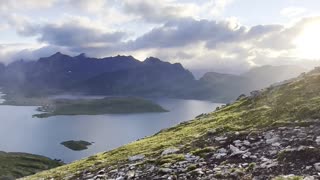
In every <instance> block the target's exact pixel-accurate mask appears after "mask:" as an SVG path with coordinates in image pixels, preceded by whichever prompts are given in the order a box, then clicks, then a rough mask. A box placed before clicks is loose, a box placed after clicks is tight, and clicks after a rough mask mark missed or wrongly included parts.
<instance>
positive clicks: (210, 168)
mask: <svg viewBox="0 0 320 180" xmlns="http://www.w3.org/2000/svg"><path fill="white" fill-rule="evenodd" d="M319 128H320V123H319V121H309V122H307V123H305V124H302V125H301V124H299V123H292V124H290V125H288V126H280V127H277V128H270V129H265V130H261V131H251V132H246V131H244V132H235V133H224V134H220V135H216V133H215V131H212V132H210V131H209V132H208V133H207V135H206V136H204V137H203V138H202V139H201V140H199V141H195V142H193V143H194V144H195V145H194V147H197V148H198V149H196V150H195V151H191V152H189V151H188V148H185V147H181V148H180V149H178V148H169V149H166V150H164V151H163V152H162V153H161V155H159V156H158V157H156V158H153V159H148V158H145V157H144V156H143V155H136V156H132V157H130V158H129V161H130V163H125V164H118V165H117V166H112V167H106V168H102V169H98V170H97V171H96V172H90V171H84V172H83V173H82V174H81V175H80V176H79V177H77V179H88V180H89V179H117V180H122V179H208V180H209V179H255V180H263V179H272V178H275V177H278V178H280V177H281V176H282V177H283V178H285V177H286V178H288V179H290V178H297V179H306V180H312V179H319V178H320V132H319V131H318V130H319Z"/></svg>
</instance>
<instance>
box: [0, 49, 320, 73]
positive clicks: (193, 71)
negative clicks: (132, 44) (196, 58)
mask: <svg viewBox="0 0 320 180" xmlns="http://www.w3.org/2000/svg"><path fill="white" fill-rule="evenodd" d="M56 54H61V55H65V56H69V57H72V58H76V57H78V56H84V57H85V58H93V59H98V60H103V59H105V58H115V57H132V58H134V59H135V60H137V61H140V62H144V61H146V60H147V59H149V58H155V59H159V60H160V61H162V62H169V63H171V64H175V63H178V64H181V65H182V67H183V68H184V69H186V70H188V71H190V72H191V73H192V75H193V76H194V77H195V78H196V79H200V78H201V77H203V76H204V75H205V74H207V73H218V74H225V75H236V76H241V75H243V74H245V73H248V72H250V71H252V70H255V69H257V68H264V67H297V68H300V69H304V70H305V72H308V71H310V70H312V69H314V68H316V67H319V66H314V67H310V68H305V67H303V66H299V65H295V64H292V65H290V64H289V65H281V64H280V65H270V64H265V65H260V66H254V67H250V68H249V69H247V70H245V71H243V72H238V73H232V72H230V73H228V72H223V71H203V70H190V69H188V68H186V67H184V66H183V64H182V63H180V62H170V61H165V60H162V59H160V58H158V57H154V56H149V57H146V58H145V59H137V58H136V57H134V56H132V55H121V54H118V55H114V56H105V57H92V56H87V55H86V53H80V54H78V55H69V54H64V53H61V52H59V51H57V52H55V53H53V54H51V55H49V56H46V57H45V56H43V57H39V58H38V59H19V60H15V61H13V62H10V63H7V64H5V63H2V62H0V64H3V65H5V66H8V65H10V64H12V63H14V62H16V61H23V62H30V61H39V60H40V59H42V58H49V57H52V56H54V55H56Z"/></svg>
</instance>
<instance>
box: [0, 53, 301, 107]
mask: <svg viewBox="0 0 320 180" xmlns="http://www.w3.org/2000/svg"><path fill="white" fill-rule="evenodd" d="M304 71H305V69H303V68H300V67H296V66H261V67H257V68H253V69H251V70H250V71H249V72H246V73H244V74H241V75H232V74H222V73H216V72H208V73H206V74H205V75H204V76H203V77H201V78H200V79H199V80H197V79H196V78H195V77H194V76H193V74H192V73H191V72H190V71H189V70H187V69H185V68H184V67H183V66H182V65H181V64H180V63H174V64H172V63H169V62H164V61H161V60H160V59H158V58H154V57H149V58H147V59H145V60H144V61H139V60H137V59H135V58H134V57H132V56H120V55H118V56H115V57H106V58H90V57H87V56H86V55H85V54H80V55H78V56H74V57H72V56H68V55H65V54H62V53H60V52H57V53H55V54H53V55H52V56H49V57H43V58H40V59H39V60H37V61H24V60H20V61H15V62H13V63H11V64H8V65H3V64H0V85H1V86H2V87H4V88H6V89H7V91H9V92H12V93H20V94H23V95H25V96H39V95H50V94H59V93H80V94H91V95H92V94H94V95H134V96H147V97H170V98H185V99H205V100H215V101H221V102H227V101H231V100H234V99H235V98H236V97H237V96H238V95H239V94H241V93H249V92H250V91H252V90H256V89H261V88H264V87H267V86H269V85H271V84H273V83H276V82H280V81H283V80H286V79H290V78H293V77H296V76H298V75H299V74H301V73H302V72H304Z"/></svg>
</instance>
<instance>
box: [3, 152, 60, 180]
mask: <svg viewBox="0 0 320 180" xmlns="http://www.w3.org/2000/svg"><path fill="white" fill-rule="evenodd" d="M60 165H62V163H60V162H58V161H54V160H51V159H49V158H46V157H43V156H38V155H32V154H26V153H6V152H0V179H2V178H19V177H23V176H27V175H31V174H34V173H37V172H39V171H43V170H47V169H51V168H54V167H57V166H60Z"/></svg>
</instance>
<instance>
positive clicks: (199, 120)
mask: <svg viewBox="0 0 320 180" xmlns="http://www.w3.org/2000/svg"><path fill="white" fill-rule="evenodd" d="M319 72H320V70H319V69H315V70H314V71H312V72H310V73H307V74H302V75H301V76H299V77H297V78H295V79H292V80H288V81H285V82H283V83H279V84H277V85H274V86H271V87H268V88H266V89H264V90H261V91H254V92H252V93H251V95H250V96H248V97H246V96H245V95H241V96H240V97H239V98H238V99H237V101H235V102H234V103H232V104H227V105H225V106H223V107H220V108H217V109H216V111H214V112H212V113H208V114H201V115H199V116H197V117H196V118H195V119H194V120H191V121H188V122H184V123H181V124H179V125H178V126H176V127H172V128H169V129H164V130H162V131H160V132H158V133H157V134H155V135H153V136H150V137H145V138H143V139H140V140H138V141H135V142H133V143H130V144H127V145H125V146H122V147H119V148H117V149H115V150H112V151H109V152H104V153H100V154H97V155H94V156H91V157H89V158H86V159H83V160H80V161H77V162H74V163H71V164H68V165H65V166H61V167H58V168H55V169H52V170H49V171H44V172H41V173H38V174H36V175H34V176H30V177H26V178H25V179H117V180H121V179H192V180H193V179H243V180H247V179H248V180H249V179H254V180H260V179H261V180H264V179H274V180H283V179H284V180H300V179H301V180H302V179H304V180H313V179H320V132H319V127H320V73H319Z"/></svg>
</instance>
